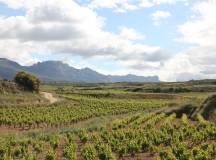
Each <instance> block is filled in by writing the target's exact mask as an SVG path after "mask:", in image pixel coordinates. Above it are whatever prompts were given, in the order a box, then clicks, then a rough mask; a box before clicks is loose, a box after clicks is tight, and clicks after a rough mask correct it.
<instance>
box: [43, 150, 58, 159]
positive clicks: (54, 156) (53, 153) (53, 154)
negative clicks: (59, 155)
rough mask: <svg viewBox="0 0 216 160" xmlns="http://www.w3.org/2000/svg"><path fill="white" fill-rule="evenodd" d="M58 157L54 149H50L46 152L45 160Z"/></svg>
mask: <svg viewBox="0 0 216 160" xmlns="http://www.w3.org/2000/svg"><path fill="white" fill-rule="evenodd" d="M55 159H56V153H55V151H54V150H49V151H48V152H47V154H46V157H45V160H55Z"/></svg>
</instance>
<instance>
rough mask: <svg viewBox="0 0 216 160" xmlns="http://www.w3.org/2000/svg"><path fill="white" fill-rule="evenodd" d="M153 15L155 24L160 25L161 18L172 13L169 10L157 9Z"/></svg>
mask: <svg viewBox="0 0 216 160" xmlns="http://www.w3.org/2000/svg"><path fill="white" fill-rule="evenodd" d="M151 16H152V20H153V21H154V25H156V26H158V25H160V23H161V20H163V19H166V18H168V17H170V16H171V13H170V12H168V11H156V12H155V13H153V14H152V15H151Z"/></svg>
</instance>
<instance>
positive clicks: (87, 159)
mask: <svg viewBox="0 0 216 160" xmlns="http://www.w3.org/2000/svg"><path fill="white" fill-rule="evenodd" d="M81 154H82V156H83V159H84V160H94V159H96V154H97V152H96V150H95V148H94V146H93V145H90V144H89V145H86V146H84V148H83V150H82V153H81Z"/></svg>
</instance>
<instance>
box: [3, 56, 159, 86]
mask: <svg viewBox="0 0 216 160" xmlns="http://www.w3.org/2000/svg"><path fill="white" fill-rule="evenodd" d="M18 71H26V72H29V73H32V74H34V75H36V76H37V77H39V78H40V79H41V80H42V81H46V82H88V83H96V82H101V83H102V82H104V83H105V82H159V78H158V76H147V77H145V76H136V75H132V74H129V75H125V76H113V75H112V76H111V75H103V74H100V73H98V72H96V71H94V70H92V69H90V68H84V69H76V68H74V67H71V66H69V65H68V64H65V63H63V62H61V61H45V62H39V63H36V64H34V65H32V66H21V65H20V64H18V63H16V62H14V61H11V60H8V59H5V58H0V77H1V78H2V79H9V80H11V79H13V78H14V76H15V74H16V73H17V72H18Z"/></svg>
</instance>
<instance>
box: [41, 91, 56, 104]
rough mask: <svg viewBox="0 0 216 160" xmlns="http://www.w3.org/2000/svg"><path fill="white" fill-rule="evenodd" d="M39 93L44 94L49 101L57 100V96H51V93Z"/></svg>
mask: <svg viewBox="0 0 216 160" xmlns="http://www.w3.org/2000/svg"><path fill="white" fill-rule="evenodd" d="M41 94H42V95H43V96H44V98H46V99H48V100H49V101H50V103H55V102H57V101H58V99H57V98H55V97H53V94H52V93H48V92H41Z"/></svg>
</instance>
